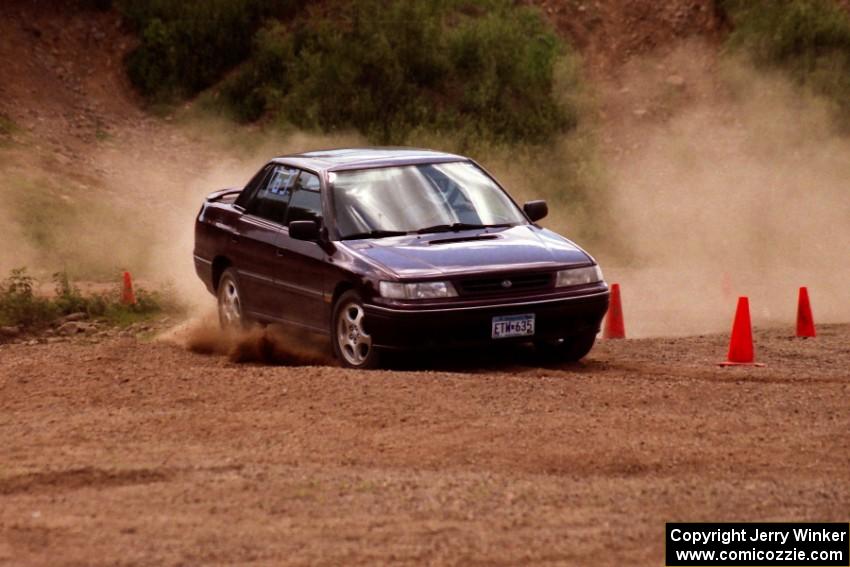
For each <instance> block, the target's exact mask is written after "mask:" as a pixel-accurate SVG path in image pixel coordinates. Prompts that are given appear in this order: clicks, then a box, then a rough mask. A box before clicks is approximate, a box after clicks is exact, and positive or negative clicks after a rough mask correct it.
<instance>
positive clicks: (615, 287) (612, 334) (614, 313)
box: [602, 283, 626, 339]
mask: <svg viewBox="0 0 850 567" xmlns="http://www.w3.org/2000/svg"><path fill="white" fill-rule="evenodd" d="M602 337H603V338H606V339H625V338H626V324H625V322H624V321H623V305H622V303H621V301H620V284H616V283H615V284H611V303H610V305H609V306H608V315H606V316H605V329H604V330H603V331H602Z"/></svg>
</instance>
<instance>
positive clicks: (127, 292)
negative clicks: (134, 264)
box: [121, 272, 136, 305]
mask: <svg viewBox="0 0 850 567" xmlns="http://www.w3.org/2000/svg"><path fill="white" fill-rule="evenodd" d="M121 303H123V304H124V305H135V303H136V294H135V292H134V291H133V277H132V276H131V275H130V272H124V284H123V285H122V287H121Z"/></svg>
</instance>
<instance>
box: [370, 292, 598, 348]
mask: <svg viewBox="0 0 850 567" xmlns="http://www.w3.org/2000/svg"><path fill="white" fill-rule="evenodd" d="M608 296H609V292H608V291H607V289H606V290H604V291H594V292H593V293H588V294H584V295H573V296H569V297H557V298H546V299H517V300H515V301H506V300H502V301H500V302H498V303H493V304H490V305H475V306H463V307H453V306H449V305H447V306H445V307H432V306H429V307H423V308H421V309H414V308H404V309H399V308H392V307H385V306H380V305H373V304H367V305H365V309H366V321H365V324H366V332H368V333H369V334H370V335H371V336H372V344H373V345H374V346H376V347H379V348H385V349H419V348H431V347H439V346H446V347H456V346H474V345H486V344H502V343H505V342H518V341H519V342H528V341H534V340H552V339H561V338H569V337H571V336H576V335H579V334H584V333H587V332H597V331H599V326H600V323H601V322H602V317H604V316H605V312H606V311H607V310H608ZM528 313H534V316H535V332H534V335H533V336H526V337H516V338H508V339H493V338H491V332H492V320H493V317H495V316H500V315H521V314H528Z"/></svg>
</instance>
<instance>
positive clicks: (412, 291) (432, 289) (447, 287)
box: [378, 282, 457, 299]
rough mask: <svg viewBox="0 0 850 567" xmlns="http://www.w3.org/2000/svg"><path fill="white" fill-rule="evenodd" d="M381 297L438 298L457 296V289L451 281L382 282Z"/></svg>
mask: <svg viewBox="0 0 850 567" xmlns="http://www.w3.org/2000/svg"><path fill="white" fill-rule="evenodd" d="M378 292H379V293H380V294H381V297H386V298H389V299H438V298H441V297H457V291H455V288H454V286H453V285H452V284H451V283H450V282H423V283H398V282H381V283H380V284H378Z"/></svg>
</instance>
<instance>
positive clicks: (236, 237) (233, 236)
mask: <svg viewBox="0 0 850 567" xmlns="http://www.w3.org/2000/svg"><path fill="white" fill-rule="evenodd" d="M230 242H232V243H233V244H239V235H237V234H231V235H230Z"/></svg>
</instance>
